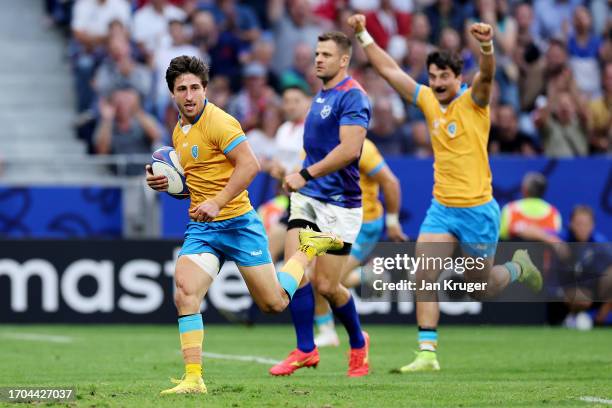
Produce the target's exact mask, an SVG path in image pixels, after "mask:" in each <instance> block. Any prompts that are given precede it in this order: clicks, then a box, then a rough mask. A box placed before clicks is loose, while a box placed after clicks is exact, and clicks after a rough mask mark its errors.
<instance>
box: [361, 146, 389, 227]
mask: <svg viewBox="0 0 612 408" xmlns="http://www.w3.org/2000/svg"><path fill="white" fill-rule="evenodd" d="M384 166H385V160H384V159H383V157H382V156H381V154H380V152H379V151H378V149H377V148H376V145H375V144H374V143H373V142H372V141H371V140H369V139H365V141H364V142H363V149H362V151H361V158H360V159H359V173H360V174H361V176H360V179H359V186H360V187H361V199H362V207H363V222H369V221H372V220H375V219H377V218H380V217H381V216H382V215H383V206H382V204H381V202H380V200H379V199H378V193H379V185H378V183H377V182H376V181H374V179H372V177H373V176H374V175H375V174H376V173H378V172H379V171H380V170H381V169H382V168H383V167H384Z"/></svg>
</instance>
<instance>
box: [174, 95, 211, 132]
mask: <svg viewBox="0 0 612 408" xmlns="http://www.w3.org/2000/svg"><path fill="white" fill-rule="evenodd" d="M207 104H208V98H204V108H202V112H200V114H199V115H198V116H196V118H195V120H194V121H193V123H190V125H192V126H193V125H195V124H196V123H198V120H200V118H201V117H202V115H203V114H204V111H205V110H206V105H207ZM178 122H179V126H181V127H183V117H182V116H181V113H180V112H179V114H178Z"/></svg>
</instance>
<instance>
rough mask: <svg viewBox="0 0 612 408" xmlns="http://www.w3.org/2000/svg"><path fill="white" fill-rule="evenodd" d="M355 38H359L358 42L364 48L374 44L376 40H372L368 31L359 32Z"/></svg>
mask: <svg viewBox="0 0 612 408" xmlns="http://www.w3.org/2000/svg"><path fill="white" fill-rule="evenodd" d="M355 37H357V41H359V44H361V46H362V47H364V48H365V47H367V46H368V45H370V44H373V43H374V38H372V36H371V35H370V33H368V31H367V30H363V31H360V32H358V33H357V34H355Z"/></svg>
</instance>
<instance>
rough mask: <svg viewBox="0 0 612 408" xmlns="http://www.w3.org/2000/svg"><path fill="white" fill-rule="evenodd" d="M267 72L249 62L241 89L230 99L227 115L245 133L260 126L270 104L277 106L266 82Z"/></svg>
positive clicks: (274, 96) (259, 65)
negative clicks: (237, 122)
mask: <svg viewBox="0 0 612 408" xmlns="http://www.w3.org/2000/svg"><path fill="white" fill-rule="evenodd" d="M267 75H268V72H267V70H266V67H264V66H263V65H262V64H260V63H259V62H251V63H249V64H247V65H246V66H245V67H244V70H243V85H244V86H243V88H242V90H241V91H240V92H239V93H238V94H237V95H236V96H234V98H232V100H231V101H230V104H229V107H228V113H229V114H230V115H232V116H233V117H235V118H236V119H237V120H238V121H239V122H240V124H241V125H242V128H243V129H244V130H245V131H249V130H251V129H254V128H257V127H260V126H261V123H262V119H263V114H264V112H265V110H266V108H268V106H269V105H270V104H274V105H276V104H277V101H276V99H277V97H276V94H275V93H274V91H273V90H272V88H271V87H270V86H268V84H267V82H266V78H267Z"/></svg>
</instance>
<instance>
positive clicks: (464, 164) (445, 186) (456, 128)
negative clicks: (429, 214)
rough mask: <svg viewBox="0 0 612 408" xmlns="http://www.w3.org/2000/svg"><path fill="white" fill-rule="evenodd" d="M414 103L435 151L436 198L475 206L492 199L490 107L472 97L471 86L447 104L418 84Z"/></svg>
mask: <svg viewBox="0 0 612 408" xmlns="http://www.w3.org/2000/svg"><path fill="white" fill-rule="evenodd" d="M414 101H415V104H416V105H417V106H418V107H419V108H420V109H421V110H422V111H423V113H424V115H425V119H426V120H427V126H428V128H429V134H430V137H431V144H432V146H433V151H434V189H433V195H434V198H435V199H436V200H437V201H438V202H440V203H441V204H443V205H445V206H448V207H474V206H478V205H481V204H485V203H487V202H489V201H491V200H492V199H493V193H492V187H491V180H492V177H491V169H490V167H489V156H488V154H487V143H488V139H489V129H490V127H491V119H490V115H489V107H488V106H487V107H484V108H483V107H481V106H479V105H477V104H476V102H474V101H473V99H472V88H467V89H466V88H465V87H462V89H461V92H460V94H459V95H458V96H457V97H456V98H455V99H454V100H453V101H452V102H451V103H450V104H449V105H448V106H446V107H443V106H441V105H440V103H439V102H438V100H437V99H436V97H435V96H434V93H433V91H432V90H431V88H429V87H428V86H425V85H417V88H416V90H415V97H414Z"/></svg>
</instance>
